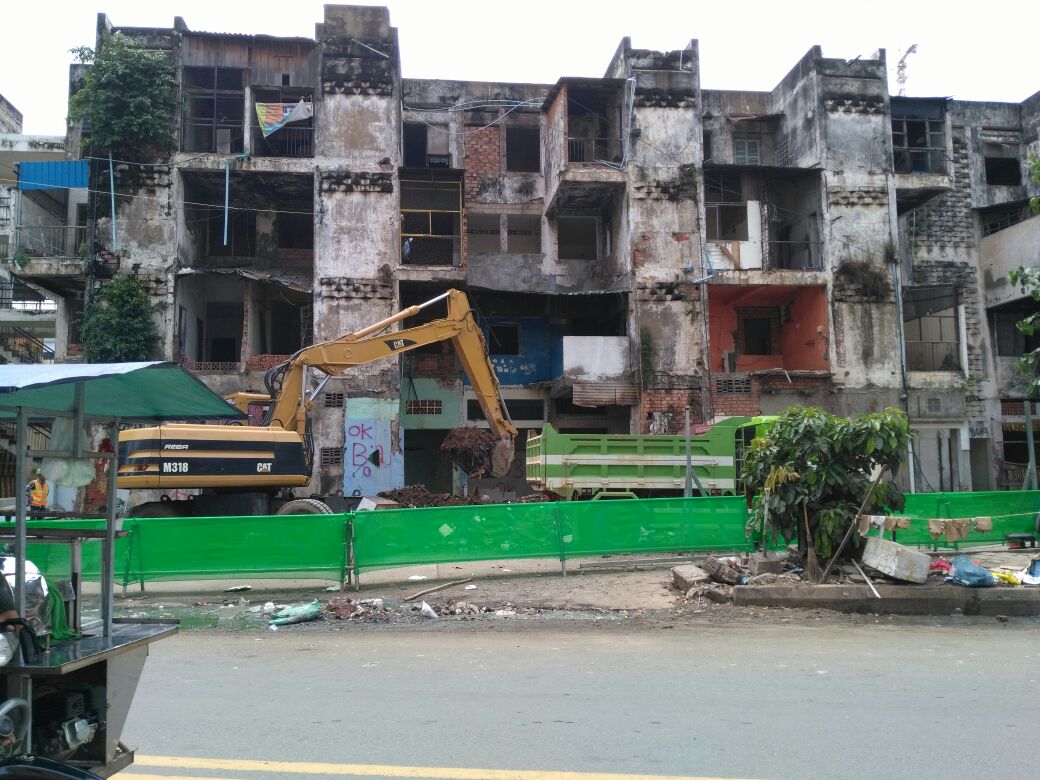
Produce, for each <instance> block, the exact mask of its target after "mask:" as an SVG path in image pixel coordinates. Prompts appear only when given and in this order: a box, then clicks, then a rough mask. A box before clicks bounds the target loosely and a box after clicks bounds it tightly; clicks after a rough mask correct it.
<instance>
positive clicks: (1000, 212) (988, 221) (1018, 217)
mask: <svg viewBox="0 0 1040 780" xmlns="http://www.w3.org/2000/svg"><path fill="white" fill-rule="evenodd" d="M979 216H980V217H981V218H982V235H984V236H988V235H991V234H993V233H996V232H998V231H1001V230H1003V229H1004V228H1009V227H1011V226H1012V225H1017V224H1018V223H1019V222H1022V221H1024V220H1027V219H1029V217H1030V216H1032V213H1031V212H1030V210H1029V207H1028V205H1026V204H1023V203H1018V204H1014V205H1011V206H1002V207H1000V208H998V209H994V210H992V211H983V212H982V213H981V214H980V215H979Z"/></svg>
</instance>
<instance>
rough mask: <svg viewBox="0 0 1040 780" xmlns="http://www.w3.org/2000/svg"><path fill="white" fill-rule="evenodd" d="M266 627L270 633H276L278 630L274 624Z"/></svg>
mask: <svg viewBox="0 0 1040 780" xmlns="http://www.w3.org/2000/svg"><path fill="white" fill-rule="evenodd" d="M267 627H268V628H269V629H271V630H272V631H277V630H278V626H276V625H275V624H274V623H271V624H269V625H268V626H267Z"/></svg>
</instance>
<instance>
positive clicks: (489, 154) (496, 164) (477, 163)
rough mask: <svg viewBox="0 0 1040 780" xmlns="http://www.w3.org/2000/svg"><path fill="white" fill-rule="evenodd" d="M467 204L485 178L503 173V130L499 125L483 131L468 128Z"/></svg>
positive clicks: (464, 163)
mask: <svg viewBox="0 0 1040 780" xmlns="http://www.w3.org/2000/svg"><path fill="white" fill-rule="evenodd" d="M464 147H465V148H464V162H463V165H464V166H465V169H466V171H465V187H466V202H467V203H468V202H470V201H471V200H472V199H473V198H474V196H475V195H476V193H477V190H478V188H479V186H480V181H481V179H482V178H483V177H485V176H496V177H497V176H499V175H500V174H501V173H502V128H501V127H500V126H499V125H492V126H491V127H485V128H484V129H483V130H479V129H476V128H469V127H467V128H466V136H465V145H464Z"/></svg>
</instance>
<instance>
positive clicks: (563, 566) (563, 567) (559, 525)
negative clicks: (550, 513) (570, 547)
mask: <svg viewBox="0 0 1040 780" xmlns="http://www.w3.org/2000/svg"><path fill="white" fill-rule="evenodd" d="M553 509H555V511H556V535H557V536H558V537H559V539H560V571H561V573H562V574H563V576H564V577H566V576H567V555H566V553H565V552H564V544H563V521H562V520H560V504H559V502H556V505H555V506H554V507H553Z"/></svg>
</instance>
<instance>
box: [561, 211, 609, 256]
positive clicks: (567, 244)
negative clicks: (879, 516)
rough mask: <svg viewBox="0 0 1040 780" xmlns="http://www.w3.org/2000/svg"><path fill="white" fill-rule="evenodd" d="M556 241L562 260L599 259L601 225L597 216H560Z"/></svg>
mask: <svg viewBox="0 0 1040 780" xmlns="http://www.w3.org/2000/svg"><path fill="white" fill-rule="evenodd" d="M556 243H557V256H558V257H559V259H560V260H597V259H599V225H598V221H597V219H596V217H558V218H557V220H556Z"/></svg>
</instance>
